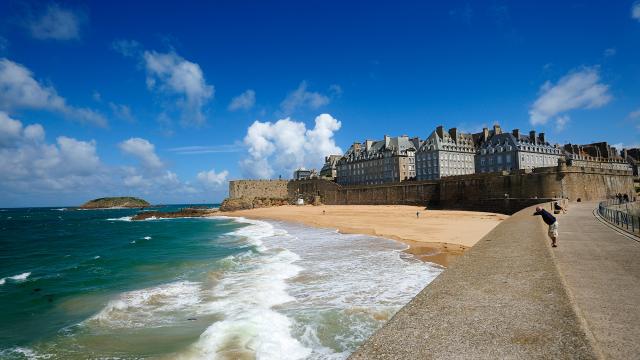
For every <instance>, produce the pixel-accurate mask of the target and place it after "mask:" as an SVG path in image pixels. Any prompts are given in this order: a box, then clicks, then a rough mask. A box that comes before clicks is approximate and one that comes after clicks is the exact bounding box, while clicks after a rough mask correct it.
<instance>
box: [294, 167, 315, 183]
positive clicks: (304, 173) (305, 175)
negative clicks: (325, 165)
mask: <svg viewBox="0 0 640 360" xmlns="http://www.w3.org/2000/svg"><path fill="white" fill-rule="evenodd" d="M316 175H317V174H316V171H315V170H313V169H305V168H300V169H296V170H295V171H294V172H293V180H306V179H312V178H315V177H317V176H316Z"/></svg>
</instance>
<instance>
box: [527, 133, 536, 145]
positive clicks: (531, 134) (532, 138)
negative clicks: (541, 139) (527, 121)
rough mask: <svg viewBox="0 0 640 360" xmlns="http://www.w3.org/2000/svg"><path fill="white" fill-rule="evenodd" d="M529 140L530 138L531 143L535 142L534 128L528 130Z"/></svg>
mask: <svg viewBox="0 0 640 360" xmlns="http://www.w3.org/2000/svg"><path fill="white" fill-rule="evenodd" d="M529 140H531V143H532V144H535V143H536V131H535V130H531V131H529Z"/></svg>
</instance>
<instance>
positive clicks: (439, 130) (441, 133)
mask: <svg viewBox="0 0 640 360" xmlns="http://www.w3.org/2000/svg"><path fill="white" fill-rule="evenodd" d="M436 134H438V137H439V138H440V139H442V138H443V137H444V135H443V130H442V125H440V126H438V127H437V128H436Z"/></svg>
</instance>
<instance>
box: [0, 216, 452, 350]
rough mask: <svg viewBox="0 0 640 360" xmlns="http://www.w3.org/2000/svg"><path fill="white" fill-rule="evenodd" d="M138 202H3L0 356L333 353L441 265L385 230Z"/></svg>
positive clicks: (351, 345)
mask: <svg viewBox="0 0 640 360" xmlns="http://www.w3.org/2000/svg"><path fill="white" fill-rule="evenodd" d="M177 207H179V206H175V207H167V208H165V209H163V210H174V209H175V208H177ZM135 212H136V210H127V209H121V210H85V211H82V210H73V209H53V208H36V209H2V210H0V234H1V235H0V309H1V310H0V311H1V313H0V322H1V324H0V358H2V359H5V358H6V359H25V358H28V359H39V358H49V359H85V358H118V359H138V358H167V359H174V358H183V359H200V358H204V359H211V358H222V359H225V358H228V359H238V358H240V359H244V358H246V359H253V358H261V359H302V358H316V359H329V358H339V359H342V358H346V357H347V356H348V354H349V353H351V352H352V351H353V350H354V349H355V348H356V347H357V345H358V344H360V343H361V342H362V341H364V339H366V337H367V336H369V335H370V334H371V333H372V332H373V331H375V329H377V328H378V327H379V326H381V325H382V324H383V323H384V321H385V320H386V319H388V318H389V317H390V316H391V315H392V314H393V313H394V312H395V311H397V310H398V309H399V308H400V307H401V306H402V305H403V304H405V303H406V302H408V301H409V300H410V299H411V297H413V296H414V295H415V294H416V293H417V292H418V291H419V290H421V289H422V288H423V287H424V286H425V285H426V284H428V282H430V281H431V280H432V279H433V278H434V277H435V276H437V274H439V272H440V271H441V269H440V268H438V267H436V266H431V265H429V264H426V263H422V262H419V261H416V260H414V259H412V258H410V257H406V255H404V253H402V252H400V250H401V249H402V248H403V246H402V245H400V244H398V243H396V242H393V241H387V240H383V239H376V238H371V237H366V236H360V235H341V234H338V233H337V232H335V231H331V230H321V229H310V228H306V227H302V226H297V225H291V224H286V223H278V222H270V223H268V222H261V221H250V220H245V219H230V218H208V219H167V220H147V221H130V216H131V215H132V214H134V213H135Z"/></svg>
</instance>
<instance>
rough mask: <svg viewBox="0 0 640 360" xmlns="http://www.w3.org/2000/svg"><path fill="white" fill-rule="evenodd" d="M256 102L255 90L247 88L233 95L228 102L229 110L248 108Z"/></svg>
mask: <svg viewBox="0 0 640 360" xmlns="http://www.w3.org/2000/svg"><path fill="white" fill-rule="evenodd" d="M255 103H256V92H255V91H253V90H251V89H249V90H247V91H245V92H243V93H242V94H240V95H238V96H236V97H234V98H233V99H232V100H231V103H230V104H229V108H228V109H229V111H236V110H249V109H251V108H252V107H253V105H255Z"/></svg>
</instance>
